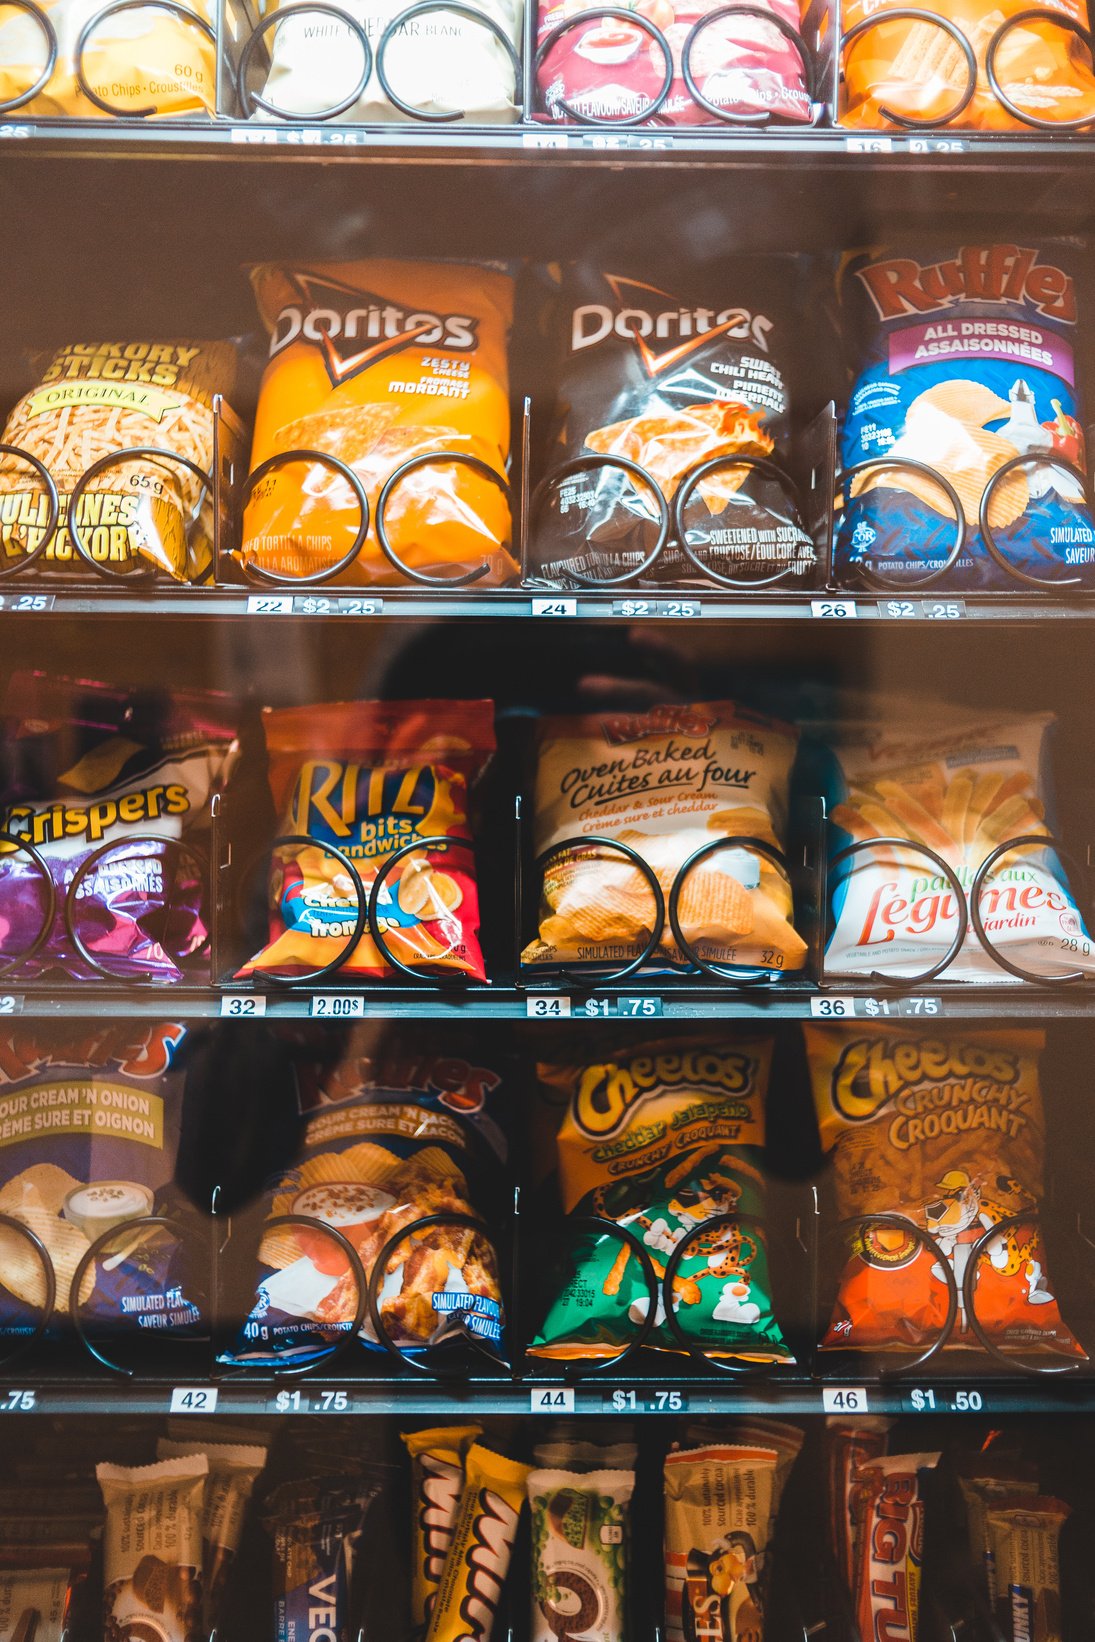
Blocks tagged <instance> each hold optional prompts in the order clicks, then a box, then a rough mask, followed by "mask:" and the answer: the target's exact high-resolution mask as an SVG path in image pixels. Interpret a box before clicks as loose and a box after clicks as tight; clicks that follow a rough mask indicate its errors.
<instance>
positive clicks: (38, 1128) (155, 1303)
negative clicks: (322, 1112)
mask: <svg viewBox="0 0 1095 1642" xmlns="http://www.w3.org/2000/svg"><path fill="white" fill-rule="evenodd" d="M185 1038H186V1029H185V1027H182V1026H173V1025H157V1026H148V1025H146V1024H142V1023H139V1022H133V1023H131V1024H129V1025H122V1026H119V1025H112V1026H108V1027H103V1028H99V1029H96V1028H94V1027H91V1028H88V1027H83V1028H78V1027H67V1028H65V1029H64V1030H62V1029H59V1028H58V1027H56V1026H54V1027H46V1026H37V1027H35V1028H33V1029H32V1028H30V1027H22V1028H21V1027H15V1026H8V1027H7V1028H6V1029H5V1030H4V1032H3V1033H2V1034H0V1216H6V1217H7V1218H8V1219H10V1220H16V1221H18V1222H19V1224H20V1225H22V1226H26V1228H27V1230H28V1231H30V1232H32V1233H33V1234H34V1236H35V1237H36V1238H37V1239H38V1241H39V1242H40V1243H41V1244H42V1245H43V1246H44V1248H45V1250H46V1253H47V1254H48V1256H49V1259H50V1262H51V1263H52V1266H53V1275H54V1277H55V1280H56V1296H55V1299H54V1314H53V1318H52V1321H51V1323H50V1324H49V1325H48V1326H49V1327H50V1329H51V1330H56V1331H60V1330H61V1329H62V1328H65V1327H67V1326H69V1325H70V1322H71V1312H72V1304H71V1301H72V1295H71V1290H72V1285H73V1282H74V1280H75V1277H76V1271H77V1267H78V1266H79V1264H80V1261H81V1259H82V1258H83V1257H84V1255H86V1254H87V1251H88V1250H89V1249H90V1248H91V1246H92V1244H94V1243H96V1242H97V1241H98V1240H99V1238H101V1237H103V1236H104V1235H105V1234H107V1233H109V1232H111V1231H112V1230H113V1229H114V1228H115V1227H117V1226H121V1225H122V1224H123V1223H124V1222H126V1221H129V1220H137V1219H140V1218H143V1217H144V1216H147V1215H153V1214H168V1213H170V1212H171V1210H172V1206H173V1203H175V1202H176V1196H177V1194H176V1193H175V1190H174V1186H173V1181H174V1176H175V1164H176V1156H177V1153H178V1146H179V1131H180V1125H181V1118H182V1078H181V1075H180V1072H179V1070H178V1069H177V1068H176V1067H175V1061H176V1059H177V1057H178V1055H179V1053H180V1051H181V1048H182V1045H183V1042H184V1040H185ZM180 1278H181V1250H180V1246H179V1241H178V1237H177V1236H176V1235H174V1234H172V1233H170V1232H168V1231H166V1230H160V1229H155V1228H146V1229H145V1230H144V1231H143V1232H137V1231H135V1232H134V1235H133V1236H132V1237H130V1236H128V1235H127V1236H125V1237H124V1239H122V1240H119V1241H118V1242H109V1243H107V1244H106V1245H105V1247H104V1249H103V1250H102V1252H101V1257H100V1258H98V1259H96V1260H95V1261H94V1262H93V1264H92V1265H91V1267H90V1268H89V1270H88V1273H87V1276H86V1278H85V1280H84V1283H83V1286H82V1288H81V1291H80V1305H81V1310H82V1315H83V1316H84V1318H85V1319H94V1320H95V1322H96V1324H97V1325H98V1326H99V1327H100V1329H101V1328H102V1327H103V1326H104V1325H110V1324H116V1325H118V1326H119V1327H124V1328H126V1329H129V1330H132V1329H135V1328H137V1329H140V1328H146V1329H155V1330H157V1331H160V1330H165V1329H169V1328H171V1329H179V1328H182V1327H184V1326H186V1325H187V1324H191V1323H194V1322H196V1321H197V1320H198V1314H197V1312H196V1310H195V1309H194V1306H193V1305H192V1303H191V1302H190V1300H189V1299H188V1298H187V1297H186V1295H185V1293H184V1290H183V1287H182V1286H181V1285H180ZM46 1298H47V1284H46V1273H45V1271H44V1270H43V1264H42V1260H41V1257H40V1255H39V1253H38V1251H37V1249H36V1248H35V1247H34V1246H33V1245H32V1244H31V1243H30V1242H29V1241H28V1239H27V1238H25V1237H23V1236H22V1235H21V1234H20V1233H19V1232H17V1231H16V1230H15V1229H14V1227H11V1226H3V1227H0V1336H2V1337H12V1336H18V1335H20V1334H25V1333H26V1332H28V1330H29V1329H32V1328H34V1327H35V1326H36V1324H37V1323H38V1321H39V1319H40V1314H41V1310H42V1307H43V1306H44V1305H45V1303H46Z"/></svg>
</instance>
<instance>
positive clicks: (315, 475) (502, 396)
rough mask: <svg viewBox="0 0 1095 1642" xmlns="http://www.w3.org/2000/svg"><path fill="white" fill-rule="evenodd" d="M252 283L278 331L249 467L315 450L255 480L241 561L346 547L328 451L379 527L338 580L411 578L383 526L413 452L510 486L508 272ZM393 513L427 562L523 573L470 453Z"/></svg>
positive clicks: (338, 271)
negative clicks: (451, 458) (353, 479)
mask: <svg viewBox="0 0 1095 1642" xmlns="http://www.w3.org/2000/svg"><path fill="white" fill-rule="evenodd" d="M441 16H442V14H441V13H438V17H439V18H440V17H441ZM304 21H305V24H306V26H309V27H314V25H309V24H307V19H305V20H304ZM438 26H440V25H438ZM479 32H480V33H482V31H481V30H480V31H479ZM415 38H417V35H416V36H415ZM251 282H252V284H253V286H254V288H255V297H256V300H257V302H258V307H259V314H260V316H261V319H262V322H263V324H264V325H265V327H266V329H267V331H268V332H269V334H270V362H269V364H268V365H267V367H266V372H265V374H264V376H263V379H262V388H261V391H260V393H259V403H258V411H257V414H256V417H255V434H254V440H253V443H252V446H251V471H252V472H254V471H255V470H256V469H257V468H259V467H260V466H261V465H262V463H263V462H265V461H266V460H267V459H268V458H270V457H273V456H276V455H279V454H284V453H285V452H289V451H303V452H304V453H305V455H304V456H303V457H302V458H301V459H300V460H297V461H293V462H287V463H284V464H283V465H281V466H280V467H276V468H274V469H273V470H272V471H271V472H270V473H269V474H268V475H267V476H266V478H265V479H263V480H261V481H260V482H259V484H258V485H257V486H256V487H255V489H254V491H253V492H252V495H251V498H250V501H249V502H248V504H247V507H246V508H245V510H244V515H243V544H242V547H241V549H240V552H241V555H242V557H243V560H244V563H245V564H249V565H254V566H255V568H256V569H259V570H264V571H266V572H267V573H269V574H270V575H275V576H284V577H286V578H291V577H293V576H302V575H309V576H310V575H314V574H315V573H316V572H319V571H323V570H327V569H332V568H333V567H334V566H335V565H336V564H338V562H339V561H340V560H341V559H343V558H344V557H345V555H346V554H347V553H348V552H349V551H350V549H351V548H352V546H353V544H354V541H355V539H356V537H357V535H358V531H359V527H360V524H361V507H360V504H359V502H358V500H357V498H356V497H355V495H354V492H353V491H352V489H351V488H350V485H349V484H348V483H347V481H346V479H345V478H344V477H343V475H342V474H341V473H339V472H338V471H337V470H336V469H334V468H332V467H330V466H329V465H328V464H326V463H324V462H322V461H319V460H312V461H309V460H308V455H307V453H309V452H319V453H321V454H323V455H327V456H332V457H337V458H338V460H339V461H341V462H343V463H344V464H345V465H346V466H347V467H349V468H351V469H352V470H353V472H354V473H355V474H356V475H357V477H358V478H359V480H360V481H361V483H362V485H363V486H364V488H365V492H366V494H367V496H368V499H369V518H370V524H369V532H368V536H367V538H366V540H365V542H364V543H363V544H362V546H361V548H360V550H359V552H358V553H357V555H356V557H355V559H354V560H353V562H352V563H351V564H350V565H348V566H347V567H346V569H345V571H344V572H343V573H342V579H343V580H348V581H350V582H352V583H354V584H355V585H357V584H365V585H368V586H376V587H398V586H400V585H404V586H405V585H406V578H405V577H404V576H403V575H402V573H401V572H400V571H399V570H397V569H396V567H395V566H394V565H393V564H391V562H390V561H389V560H388V559H387V558H386V557H384V555H383V554H382V552H381V550H380V547H379V545H378V542H377V534H376V512H377V506H378V502H379V498H380V492H381V489H382V488H383V486H384V484H385V482H386V481H387V480H388V479H389V478H390V477H391V476H392V474H394V473H395V472H396V470H397V469H398V468H401V467H402V466H403V464H404V463H405V462H409V461H410V460H411V459H412V458H414V457H417V456H424V455H427V454H430V455H433V454H435V453H437V452H442V453H444V452H447V451H452V452H454V453H458V454H459V455H461V456H466V457H470V458H474V459H475V460H477V461H479V462H482V463H485V464H486V466H487V467H488V468H489V469H490V472H491V473H493V474H496V475H497V477H498V480H499V481H501V483H502V485H503V486H504V484H505V480H506V464H507V462H508V460H509V451H510V443H509V440H510V432H509V378H508V366H507V359H506V348H507V344H508V339H509V328H510V321H511V318H512V314H513V280H512V277H511V275H510V274H509V273H508V272H507V271H506V270H505V268H503V267H502V266H501V265H494V264H491V265H478V264H475V263H460V262H343V263H321V264H318V265H316V266H315V267H301V266H286V267H279V266H276V265H274V264H270V263H265V264H262V265H260V266H259V267H257V268H254V269H252V272H251ZM384 523H385V528H386V530H387V533H388V537H389V540H390V542H391V545H392V547H393V548H394V550H395V552H396V553H397V555H398V556H399V557H400V558H401V559H402V560H403V561H404V563H406V564H407V565H409V566H410V568H411V569H412V570H416V571H419V572H421V573H423V574H425V575H429V576H436V577H443V578H448V579H450V580H451V579H452V578H453V577H454V576H456V575H458V574H460V575H468V574H470V573H471V572H475V571H480V570H482V568H483V566H484V565H486V566H487V567H488V569H487V573H486V574H485V575H484V576H482V577H481V578H480V579H479V580H478V581H477V583H476V585H477V586H480V587H482V586H491V585H496V584H497V583H499V582H504V581H508V580H510V579H511V578H512V577H514V576H515V575H516V574H517V561H516V560H515V558H514V557H513V554H512V551H511V535H510V509H509V503H508V501H507V499H506V496H505V493H504V489H501V488H499V484H497V483H495V482H494V481H493V480H492V479H490V478H489V477H486V476H484V474H483V473H482V472H479V471H477V470H476V469H475V468H473V467H471V466H469V465H468V464H467V463H466V462H463V461H459V462H445V461H443V460H441V461H431V462H430V463H429V464H428V465H425V466H420V467H418V468H416V469H415V470H414V471H413V472H411V473H410V474H408V475H407V476H406V477H405V478H404V479H401V480H400V482H399V483H398V484H397V485H396V486H395V488H394V489H393V491H392V492H391V496H390V500H389V501H388V503H387V504H386V507H385V517H384Z"/></svg>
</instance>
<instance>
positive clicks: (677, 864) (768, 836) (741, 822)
mask: <svg viewBox="0 0 1095 1642" xmlns="http://www.w3.org/2000/svg"><path fill="white" fill-rule="evenodd" d="M537 741H538V762H537V767H536V783H535V791H534V795H533V805H534V816H533V838H534V848H535V851H536V854H537V856H539V855H540V854H541V853H542V852H543V851H545V850H548V849H550V848H552V847H553V846H555V845H558V844H563V843H565V842H567V841H569V840H571V839H574V840H577V841H578V843H577V844H576V846H575V848H574V849H573V850H565V851H562V852H561V853H560V854H558V855H556V856H555V857H554V859H553V860H552V861H550V862H549V863H548V866H547V869H546V871H545V872H544V875H543V884H542V887H541V902H540V921H539V930H538V933H537V936H536V939H535V940H533V941H531V942H530V943H529V945H528V946H527V947H526V948H525V951H524V954H523V961H524V962H525V963H526V964H543V965H545V966H552V965H554V966H560V965H566V966H568V967H571V966H577V967H579V968H581V967H590V968H592V967H593V966H595V965H597V964H601V965H604V964H606V963H611V964H613V965H618V964H621V963H626V962H628V961H630V960H632V959H635V958H637V957H638V956H639V955H640V953H641V952H642V951H643V949H644V947H645V946H646V944H647V942H648V940H649V938H650V935H651V932H652V930H653V928H654V920H655V915H656V914H655V902H654V897H653V895H652V893H651V890H650V885H649V883H648V881H647V879H646V878H645V877H644V875H643V873H642V872H641V870H640V868H639V867H638V866H636V865H635V864H634V863H633V862H632V861H631V860H629V859H628V858H627V857H625V856H623V855H620V854H618V853H617V852H616V851H615V850H609V849H607V848H603V847H600V846H598V845H595V844H593V845H588V846H586V847H582V846H581V843H580V840H581V839H582V838H583V837H591V838H606V837H607V838H613V839H618V840H619V842H620V843H621V844H626V845H629V846H630V848H631V849H633V850H634V851H635V852H636V853H637V854H638V855H640V856H641V857H642V859H643V860H644V861H645V862H646V863H647V864H648V866H649V867H650V868H651V869H652V870H653V872H654V875H655V877H656V878H657V880H658V884H659V886H660V888H661V891H662V895H663V898H664V901H665V908H666V918H665V927H664V928H663V930H662V934H661V938H660V940H659V942H658V946H657V948H656V950H655V952H654V953H653V954H652V955H651V957H650V960H649V962H650V965H651V967H652V968H654V969H656V968H657V967H658V965H659V963H661V964H678V965H680V964H687V963H688V961H689V960H688V959H687V957H686V954H685V953H684V952H683V951H682V950H681V949H680V948H679V947H678V946H677V942H676V938H675V936H674V934H673V932H672V928H671V925H670V921H669V898H670V894H671V891H672V887H673V883H674V880H675V879H676V877H677V875H678V874H679V873H680V870H681V868H682V867H683V866H684V864H685V862H686V861H687V860H688V859H689V858H690V857H691V856H692V855H693V854H694V853H695V852H696V851H697V850H699V849H701V848H702V847H703V846H704V845H706V844H710V843H712V842H714V841H715V840H716V839H720V838H729V839H734V838H759V839H760V840H761V841H762V842H763V843H765V844H768V845H769V846H770V847H771V848H773V849H782V847H783V842H784V835H785V829H786V825H787V804H788V784H789V780H790V773H791V765H792V763H793V762H794V757H795V748H796V745H797V732H796V731H795V730H793V729H792V728H791V726H790V725H788V724H781V723H780V722H779V721H778V720H777V719H772V718H766V717H764V716H763V715H762V714H760V713H754V712H752V711H751V710H750V709H748V708H746V707H739V706H738V705H737V704H736V703H734V702H732V701H704V702H698V703H697V704H696V705H695V706H689V707H678V706H666V707H654V708H652V709H650V710H649V711H647V712H641V713H620V712H608V711H606V712H604V713H589V714H586V715H585V716H584V717H580V718H545V719H542V720H541V722H540V726H539V734H538V738H537ZM677 910H678V915H679V921H680V927H681V931H682V933H683V935H684V938H685V940H686V941H688V942H689V944H690V945H691V946H692V947H693V948H694V949H695V950H696V951H697V952H698V953H699V954H700V955H701V956H703V957H704V958H706V959H708V960H709V961H711V962H715V963H720V964H740V965H745V966H749V967H755V968H758V969H762V970H769V971H772V972H780V971H783V970H795V969H801V968H802V966H803V964H804V963H805V961H806V943H805V942H804V941H803V940H802V939H801V937H800V936H799V935H798V934H797V932H796V931H795V929H794V928H793V927H792V924H791V916H792V905H791V886H790V883H789V881H788V879H787V876H786V874H785V873H784V872H783V871H782V869H781V868H780V867H778V866H777V865H776V864H775V863H774V862H772V861H770V860H769V859H768V858H767V857H766V856H764V855H761V854H758V853H756V852H755V851H753V850H751V849H749V848H747V847H745V846H743V847H742V848H740V849H734V848H731V849H723V850H717V851H714V852H713V853H712V854H711V855H709V856H707V857H706V858H705V859H704V860H702V861H700V862H698V863H697V864H696V866H694V867H692V868H691V869H690V870H689V872H688V874H687V875H686V876H685V877H684V879H683V880H682V887H681V893H680V898H679V903H678V909H677Z"/></svg>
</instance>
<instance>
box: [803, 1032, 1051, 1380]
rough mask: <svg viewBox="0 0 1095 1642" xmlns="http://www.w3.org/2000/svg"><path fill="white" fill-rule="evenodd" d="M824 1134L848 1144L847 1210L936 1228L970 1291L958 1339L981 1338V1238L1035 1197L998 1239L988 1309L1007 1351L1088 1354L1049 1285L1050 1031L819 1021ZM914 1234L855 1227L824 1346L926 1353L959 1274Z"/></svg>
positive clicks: (840, 1177)
mask: <svg viewBox="0 0 1095 1642" xmlns="http://www.w3.org/2000/svg"><path fill="white" fill-rule="evenodd" d="M804 1031H805V1034H806V1046H807V1050H808V1053H809V1057H810V1075H811V1079H812V1081H813V1088H814V1102H815V1105H816V1107H817V1114H818V1123H819V1125H820V1128H821V1141H822V1145H823V1146H824V1147H825V1149H826V1151H831V1152H832V1153H833V1169H834V1183H835V1194H836V1205H835V1207H836V1216H837V1219H838V1220H844V1219H848V1218H850V1217H852V1216H858V1215H869V1214H886V1215H898V1216H900V1217H901V1218H902V1219H903V1220H908V1222H909V1225H910V1228H913V1227H916V1228H919V1229H920V1230H921V1231H925V1232H927V1233H929V1234H930V1236H931V1237H932V1238H933V1239H934V1240H935V1242H936V1244H937V1245H938V1247H939V1250H940V1251H941V1254H942V1257H943V1259H944V1260H945V1261H946V1263H947V1267H948V1268H949V1270H950V1274H951V1276H952V1277H953V1279H954V1282H955V1284H956V1285H957V1289H958V1296H959V1301H958V1315H957V1317H956V1319H955V1322H954V1325H953V1328H952V1329H951V1331H950V1333H949V1335H948V1338H947V1342H946V1343H947V1345H948V1346H963V1347H966V1348H967V1349H977V1346H978V1341H977V1337H976V1335H975V1333H974V1331H973V1329H972V1328H971V1326H970V1319H969V1315H968V1312H967V1307H966V1300H965V1297H964V1295H963V1284H964V1282H965V1281H966V1278H967V1268H968V1265H969V1260H970V1254H971V1250H972V1248H973V1246H974V1244H975V1243H977V1242H978V1241H979V1239H980V1238H981V1237H983V1236H984V1234H985V1233H986V1232H987V1231H989V1230H991V1228H992V1227H993V1226H994V1225H997V1224H998V1223H999V1222H1001V1221H1004V1220H1007V1219H1009V1218H1010V1217H1011V1216H1013V1215H1021V1214H1023V1213H1025V1212H1026V1211H1028V1210H1029V1211H1030V1213H1031V1219H1030V1221H1029V1222H1023V1221H1019V1222H1018V1224H1015V1225H1012V1226H1010V1227H1008V1228H1007V1229H1005V1230H1003V1231H1001V1232H1000V1235H999V1236H998V1237H994V1238H993V1239H992V1240H991V1241H990V1242H989V1244H988V1245H987V1247H986V1249H985V1251H984V1255H983V1257H982V1258H981V1259H980V1260H979V1263H978V1266H977V1275H976V1277H975V1278H974V1280H973V1281H974V1288H973V1298H974V1302H975V1309H976V1316H977V1320H978V1321H979V1323H980V1324H981V1327H982V1329H983V1330H984V1331H985V1333H986V1334H987V1335H988V1336H989V1338H990V1339H991V1340H993V1341H994V1342H995V1343H996V1345H997V1346H999V1347H1000V1348H1001V1349H1005V1350H1007V1349H1010V1350H1013V1351H1018V1352H1035V1353H1038V1354H1041V1355H1055V1356H1064V1357H1082V1356H1083V1355H1084V1353H1083V1351H1082V1350H1081V1348H1080V1346H1079V1345H1078V1344H1077V1343H1076V1341H1075V1340H1074V1339H1073V1337H1072V1335H1071V1334H1070V1333H1069V1330H1068V1329H1067V1328H1066V1327H1065V1324H1064V1323H1063V1321H1062V1319H1061V1314H1060V1311H1059V1310H1058V1307H1057V1301H1056V1300H1055V1299H1054V1296H1053V1292H1052V1289H1051V1288H1050V1283H1049V1275H1048V1272H1047V1270H1046V1263H1045V1250H1044V1247H1043V1244H1042V1238H1041V1233H1040V1232H1039V1229H1038V1223H1037V1213H1038V1208H1039V1204H1040V1199H1041V1196H1042V1174H1043V1167H1044V1160H1045V1135H1044V1118H1043V1114H1042V1095H1041V1089H1040V1087H1039V1082H1038V1056H1039V1053H1040V1051H1041V1049H1042V1047H1043V1044H1044V1034H1043V1033H1042V1032H1040V1031H1027V1030H1023V1031H1005V1030H1003V1029H1002V1028H999V1027H998V1028H995V1029H993V1030H992V1031H983V1032H977V1031H972V1032H963V1033H952V1034H948V1035H947V1036H946V1037H942V1036H939V1037H924V1036H923V1035H922V1034H919V1033H915V1032H907V1031H902V1030H901V1029H900V1028H894V1027H890V1026H875V1025H870V1026H867V1025H865V1026H862V1027H858V1028H851V1027H849V1028H844V1027H822V1026H807V1027H805V1028H804ZM937 1262H938V1257H937V1255H936V1254H935V1253H934V1252H933V1251H932V1250H931V1249H930V1248H929V1247H928V1246H927V1245H926V1244H925V1243H923V1242H922V1241H921V1239H920V1238H918V1237H916V1236H915V1235H913V1232H912V1230H911V1229H910V1232H909V1233H907V1234H906V1233H904V1232H902V1231H901V1230H900V1228H895V1227H893V1226H890V1225H888V1224H887V1225H881V1226H880V1225H872V1224H870V1223H868V1224H866V1225H865V1226H863V1227H861V1228H859V1229H858V1230H853V1232H852V1233H851V1234H850V1236H849V1240H848V1260H847V1264H846V1265H845V1267H844V1271H843V1274H842V1276H841V1279H840V1292H839V1294H838V1297H837V1301H836V1306H835V1308H834V1310H833V1317H832V1321H831V1323H830V1325H829V1330H828V1333H827V1334H826V1336H825V1338H824V1340H823V1341H822V1346H823V1347H825V1348H828V1349H839V1348H843V1347H851V1348H853V1349H855V1348H859V1349H863V1350H867V1351H920V1350H922V1349H924V1348H925V1347H926V1346H928V1345H929V1344H931V1343H932V1342H933V1341H934V1340H935V1339H936V1338H937V1337H938V1335H939V1333H940V1332H941V1330H942V1329H943V1327H944V1325H945V1323H946V1319H947V1302H948V1288H947V1283H946V1274H945V1272H944V1270H943V1268H942V1267H941V1265H939V1264H938V1263H937Z"/></svg>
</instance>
